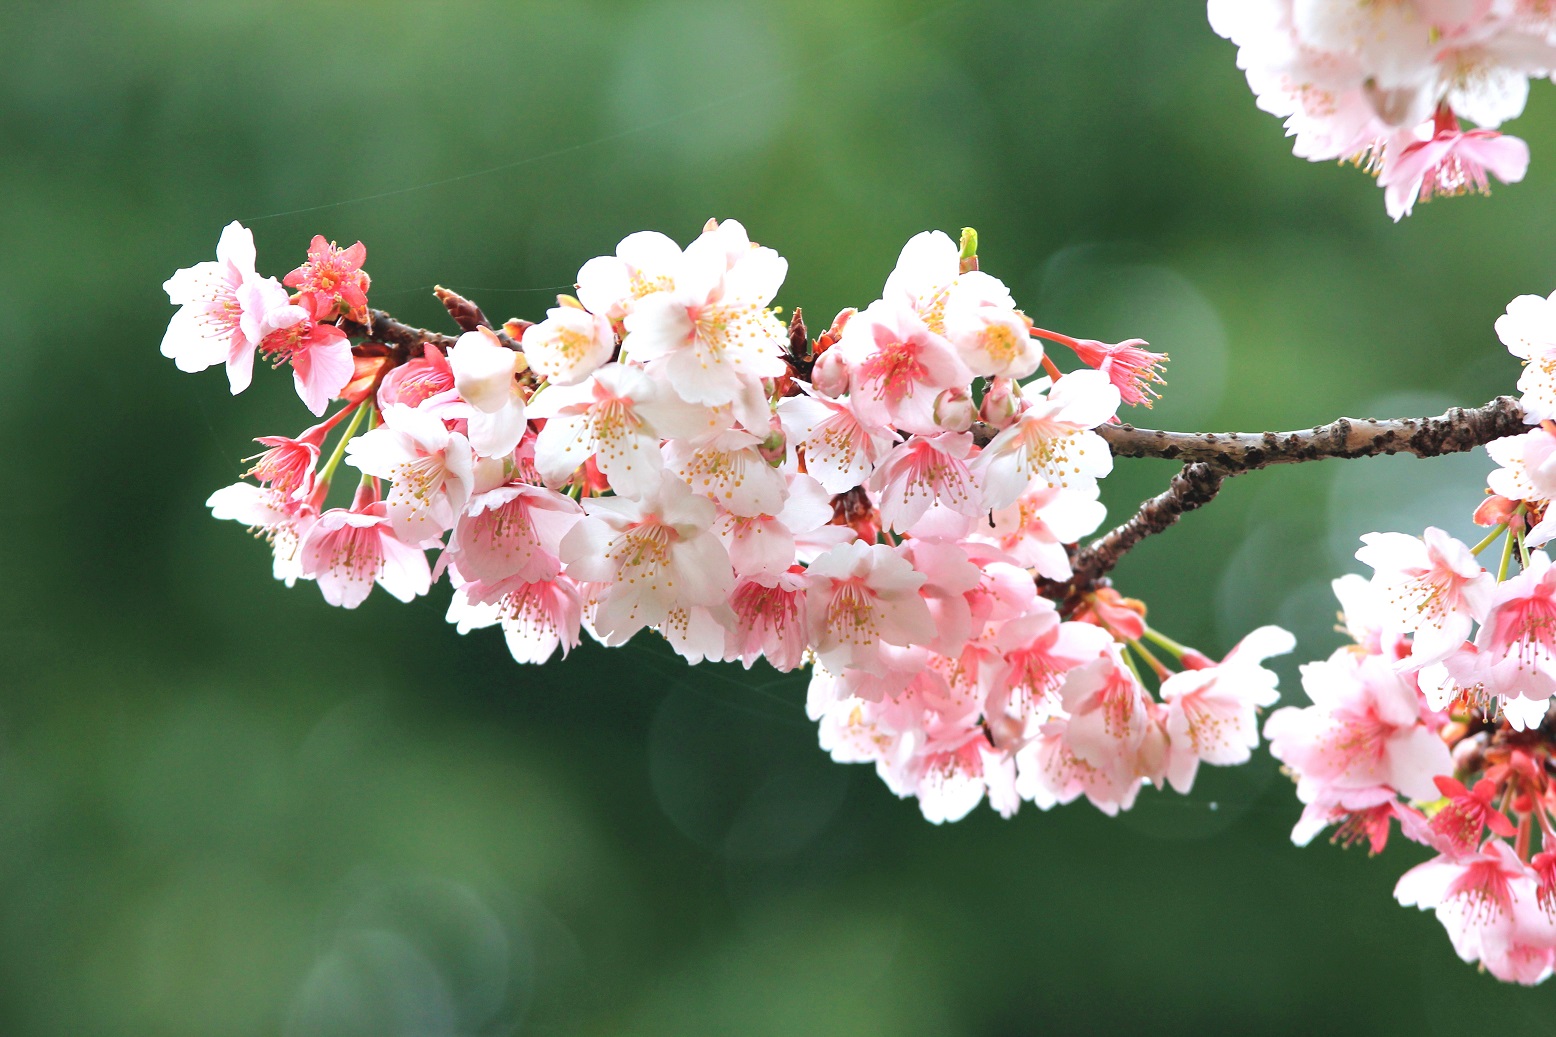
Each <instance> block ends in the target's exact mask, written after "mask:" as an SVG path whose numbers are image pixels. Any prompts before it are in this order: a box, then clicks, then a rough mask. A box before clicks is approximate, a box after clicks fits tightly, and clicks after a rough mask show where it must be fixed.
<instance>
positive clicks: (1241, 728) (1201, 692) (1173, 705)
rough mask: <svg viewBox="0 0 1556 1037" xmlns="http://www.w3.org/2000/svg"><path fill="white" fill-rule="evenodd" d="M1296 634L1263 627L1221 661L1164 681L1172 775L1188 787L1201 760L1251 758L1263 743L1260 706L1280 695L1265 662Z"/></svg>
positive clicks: (1182, 788)
mask: <svg viewBox="0 0 1556 1037" xmlns="http://www.w3.org/2000/svg"><path fill="white" fill-rule="evenodd" d="M1296 644H1297V643H1296V639H1295V638H1293V637H1292V636H1291V634H1290V633H1288V632H1287V631H1285V630H1282V629H1281V628H1280V627H1273V626H1267V627H1260V628H1258V629H1257V630H1254V631H1253V632H1252V633H1250V634H1248V635H1247V636H1246V637H1244V638H1243V639H1242V640H1241V641H1239V642H1238V644H1237V647H1236V648H1233V649H1232V651H1231V652H1229V653H1228V654H1227V657H1226V658H1225V659H1224V660H1222V662H1221V663H1220V664H1218V665H1216V666H1210V667H1206V668H1204V669H1198V670H1184V671H1182V672H1180V673H1175V674H1173V675H1172V676H1170V677H1168V678H1167V679H1166V680H1164V681H1162V685H1161V692H1160V694H1161V699H1162V702H1163V703H1164V704H1165V705H1166V707H1167V724H1166V727H1167V736H1168V739H1169V753H1168V762H1167V780H1168V781H1169V782H1171V784H1172V787H1173V788H1174V789H1176V790H1177V791H1179V792H1185V793H1186V792H1188V791H1189V788H1190V787H1191V786H1192V785H1193V783H1194V774H1195V772H1196V771H1197V770H1198V768H1199V764H1200V762H1201V761H1203V762H1205V763H1209V764H1213V765H1215V766H1218V767H1226V766H1233V765H1236V764H1240V763H1247V762H1248V759H1249V757H1250V755H1251V752H1252V750H1253V749H1254V748H1255V747H1257V746H1258V744H1259V725H1258V718H1257V715H1256V712H1255V711H1256V710H1257V709H1259V708H1262V707H1267V706H1273V705H1274V704H1275V703H1276V701H1277V700H1278V699H1279V698H1280V693H1279V692H1277V691H1276V690H1275V683H1276V677H1275V674H1274V673H1272V672H1271V671H1269V670H1268V669H1265V668H1264V667H1263V666H1261V665H1260V664H1261V663H1262V662H1264V660H1265V659H1268V658H1269V657H1270V656H1272V655H1285V654H1286V653H1287V652H1290V651H1291V650H1292V649H1293V648H1295V647H1296Z"/></svg>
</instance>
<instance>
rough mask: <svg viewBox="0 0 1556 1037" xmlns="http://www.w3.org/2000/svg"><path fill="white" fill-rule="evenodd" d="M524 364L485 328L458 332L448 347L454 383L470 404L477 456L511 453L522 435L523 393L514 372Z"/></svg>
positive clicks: (472, 438) (519, 369) (519, 370)
mask: <svg viewBox="0 0 1556 1037" xmlns="http://www.w3.org/2000/svg"><path fill="white" fill-rule="evenodd" d="M525 363H526V362H525V359H524V355H523V354H522V353H517V352H515V351H514V350H511V349H509V348H507V347H506V346H504V345H502V344H501V343H500V342H498V341H497V338H496V336H495V335H494V334H492V333H491V332H490V331H487V330H486V329H481V330H478V331H469V332H466V333H465V334H463V335H461V336H459V341H458V342H456V343H454V347H453V348H452V349H450V350H449V351H448V364H449V368H450V369H451V370H452V371H453V372H454V387H455V388H456V389H458V390H459V395H460V398H461V399H463V400H464V401H465V402H466V403H468V404H470V406H471V408H472V411H471V414H470V416H469V425H470V431H469V436H470V445H471V446H472V447H474V448H475V452H476V453H478V454H480V455H481V456H482V457H501V456H502V455H504V454H510V453H512V452H513V448H514V447H516V446H518V445H519V440H521V439H523V438H524V429H525V421H526V418H525V413H524V400H525V392H524V389H523V387H522V386H520V385H519V382H518V377H517V376H518V374H519V372H521V371H523V370H524V369H525Z"/></svg>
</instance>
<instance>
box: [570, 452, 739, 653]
mask: <svg viewBox="0 0 1556 1037" xmlns="http://www.w3.org/2000/svg"><path fill="white" fill-rule="evenodd" d="M584 511H585V513H586V517H585V518H584V519H582V520H581V521H580V522H578V524H577V525H575V526H574V527H573V528H572V529H571V530H569V531H568V533H567V535H566V536H565V537H563V539H562V544H561V549H560V557H561V560H562V562H563V563H564V565H566V567H567V569H566V571H567V574H568V575H569V576H571V577H572V578H573V579H575V580H578V581H580V582H598V583H606V584H609V588H608V590H607V592H606V595H605V597H604V599H603V600H602V601H601V602H600V604H599V607H598V609H597V610H596V612H595V616H594V624H595V627H596V629H597V630H599V631H600V633H601V634H602V635H604V636H605V637H606V638H607V639H608V643H610V644H620V643H622V642H624V641H626V640H627V639H628V638H630V637H631V636H632V635H633V634H635V633H637V632H638V631H639V630H641V629H643V628H644V627H646V626H658V625H660V624H661V623H664V622H666V621H667V620H668V619H669V618H670V613H671V612H672V611H674V610H676V609H684V608H689V607H691V606H695V605H703V606H712V605H721V604H723V603H724V601H725V599H726V598H727V597H728V595H729V592H730V591H731V590H733V589H734V573H733V571H732V570H731V568H730V564H729V555H728V553H726V552H725V550H724V545H723V544H721V543H719V539H718V537H717V536H715V535H714V533H713V531H712V530H711V529H710V528H709V527H710V526H712V524H713V519H714V517H715V515H716V513H717V509H716V508H715V507H714V506H713V502H712V501H710V500H708V499H707V498H706V497H701V496H698V495H696V494H694V493H692V492H691V490H690V489H689V488H688V487H687V485H686V484H685V483H683V482H682V481H681V480H679V479H677V478H675V477H674V476H673V475H669V474H666V475H664V476H663V477H662V479H661V481H660V484H659V486H657V487H656V488H655V489H654V490H653V491H652V492H650V493H647V494H645V495H644V496H643V499H642V500H641V501H634V500H630V499H628V498H625V497H607V498H595V499H590V500H587V501H585V502H584Z"/></svg>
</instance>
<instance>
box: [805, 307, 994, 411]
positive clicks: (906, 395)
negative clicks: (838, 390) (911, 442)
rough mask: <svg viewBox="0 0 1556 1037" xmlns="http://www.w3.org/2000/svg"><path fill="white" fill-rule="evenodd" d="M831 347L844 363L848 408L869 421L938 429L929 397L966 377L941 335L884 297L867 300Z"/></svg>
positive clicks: (966, 380) (963, 382)
mask: <svg viewBox="0 0 1556 1037" xmlns="http://www.w3.org/2000/svg"><path fill="white" fill-rule="evenodd" d="M833 348H835V349H837V350H838V351H839V355H841V356H842V357H843V359H844V360H845V361H847V363H848V366H849V371H850V375H849V386H850V397H849V398H850V401H851V403H852V406H853V410H854V413H856V414H857V415H858V416H859V417H860V419H861V420H862V421H864V422H866V423H868V424H872V425H877V426H896V427H897V428H900V429H902V430H903V431H904V432H910V433H918V434H924V435H932V434H934V433H935V432H936V431H938V429H939V427H938V426H937V425H936V424H935V414H934V404H935V399H936V398H937V397H938V396H939V395H940V393H941V392H942V391H944V390H946V389H951V388H966V387H967V385H968V383H969V382H970V381H971V380H972V372H970V371H969V370H968V369H967V366H966V365H965V364H963V363H962V361H961V359H960V358H959V357H958V356H957V354H956V351H955V349H953V348H952V346H951V344H950V343H949V342H947V341H946V340H945V338H943V337H942V336H940V335H937V334H935V333H934V332H933V331H931V330H930V329H929V327H928V326H927V325H926V324H925V323H924V322H923V321H922V320H921V319H920V318H919V317H918V315H917V314H915V313H914V312H913V311H912V310H909V309H906V308H897V307H892V306H888V305H887V304H886V303H884V302H875V303H872V304H871V305H870V307H869V308H868V309H866V310H865V311H864V312H863V313H860V314H858V315H857V316H855V317H854V318H853V319H852V320H850V321H849V322H848V326H847V327H846V328H844V329H843V337H842V339H841V340H840V341H839V342H838V344H837V345H836V346H835V347H833Z"/></svg>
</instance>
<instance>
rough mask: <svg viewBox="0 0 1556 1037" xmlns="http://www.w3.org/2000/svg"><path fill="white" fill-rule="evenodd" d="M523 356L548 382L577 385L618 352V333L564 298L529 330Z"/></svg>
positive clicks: (605, 321) (598, 318)
mask: <svg viewBox="0 0 1556 1037" xmlns="http://www.w3.org/2000/svg"><path fill="white" fill-rule="evenodd" d="M522 344H523V346H524V355H525V357H526V358H527V359H528V360H529V364H530V366H531V367H533V368H534V369H535V371H536V372H538V373H539V374H540V375H542V376H543V377H545V379H546V380H547V381H551V382H555V383H557V384H558V385H577V384H578V383H579V382H581V381H583V380H584V379H585V378H587V377H589V375H590V374H592V373H593V372H594V370H595V368H597V367H599V366H600V365H601V364H603V363H605V362H606V361H608V360H609V359H610V358H611V354H612V353H614V352H615V350H616V333H615V331H613V330H612V329H611V323H610V321H609V320H607V319H606V318H604V317H602V316H599V315H597V314H593V313H590V312H589V311H587V310H585V309H584V308H583V307H582V306H580V305H576V304H575V303H574V301H573V300H571V299H568V298H567V297H565V296H564V297H562V298H561V299H559V300H558V305H556V306H554V307H552V308H551V309H549V310H547V311H546V319H545V320H543V321H541V322H540V323H539V324H536V325H534V326H533V327H531V328H529V329H527V330H526V331H525V332H524V339H523V343H522Z"/></svg>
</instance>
